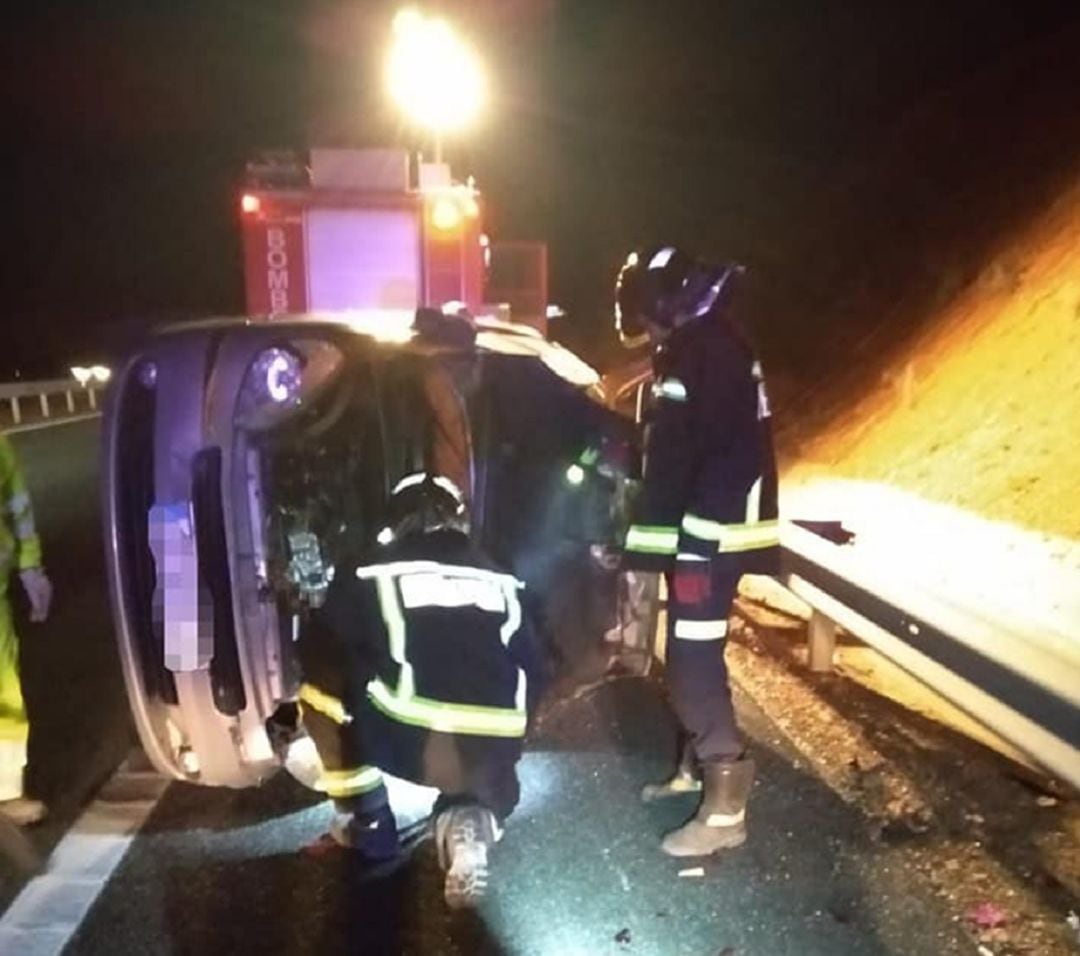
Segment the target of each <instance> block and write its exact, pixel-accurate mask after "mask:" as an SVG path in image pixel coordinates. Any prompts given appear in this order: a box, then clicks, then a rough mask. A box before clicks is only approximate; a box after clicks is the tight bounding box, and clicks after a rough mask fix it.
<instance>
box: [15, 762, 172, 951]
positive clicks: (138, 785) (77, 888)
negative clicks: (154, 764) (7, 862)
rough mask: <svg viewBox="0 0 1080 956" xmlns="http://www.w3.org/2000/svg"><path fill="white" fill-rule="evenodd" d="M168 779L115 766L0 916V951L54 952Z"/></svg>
mask: <svg viewBox="0 0 1080 956" xmlns="http://www.w3.org/2000/svg"><path fill="white" fill-rule="evenodd" d="M169 783H170V781H169V780H167V779H166V778H164V777H161V776H159V775H158V774H156V773H144V772H131V771H124V770H118V771H117V772H116V773H115V774H113V776H112V778H111V779H110V780H109V782H108V783H107V784H105V786H104V787H103V788H102V789H101V792H100V793H99V794H98V796H97V798H96V799H95V800H94V802H93V803H91V804H90V806H89V807H87V808H86V810H84V811H83V814H82V816H80V817H79V819H78V820H77V821H76V822H75V825H74V826H73V827H72V828H71V830H69V831H68V833H67V834H66V835H65V836H64V838H63V839H62V840H61V841H60V843H59V845H58V846H57V847H56V849H55V850H53V853H52V856H51V857H50V858H49V863H48V869H47V871H46V872H45V873H43V874H42V875H41V876H37V877H34V878H33V879H32V880H30V882H29V883H27V884H26V886H25V887H23V889H22V892H21V893H19V895H18V896H17V897H16V898H15V901H14V902H13V903H12V904H11V906H9V907H8V909H7V912H5V913H4V915H3V916H2V917H0V953H19V954H20V956H59V953H60V952H61V951H62V950H63V949H64V947H65V946H66V945H67V943H68V941H69V940H70V939H71V937H72V936H74V935H75V931H76V930H77V929H78V928H79V925H80V924H81V923H82V921H83V918H84V917H85V916H86V914H87V913H88V912H89V911H90V907H91V906H92V905H93V904H94V900H96V899H97V897H98V894H99V893H100V892H101V889H102V887H104V886H105V884H106V883H107V882H108V881H109V877H110V876H111V875H112V872H113V870H115V869H116V867H117V866H118V865H119V863H120V861H121V860H122V859H123V857H124V854H125V853H126V852H127V849H128V847H129V846H130V845H131V842H132V840H134V838H135V835H136V834H137V833H138V831H139V829H140V828H141V827H142V825H143V824H144V823H145V822H146V818H147V817H148V816H149V815H150V812H151V811H152V810H153V809H154V807H155V806H156V805H157V802H158V800H159V799H160V798H161V795H162V793H164V792H165V788H166V787H168V785H169Z"/></svg>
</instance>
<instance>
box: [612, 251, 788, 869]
mask: <svg viewBox="0 0 1080 956" xmlns="http://www.w3.org/2000/svg"><path fill="white" fill-rule="evenodd" d="M740 273H741V268H740V267H739V266H735V265H726V266H720V267H715V266H710V265H707V264H705V263H702V262H699V261H696V260H694V259H692V258H690V257H689V256H687V255H686V254H684V253H683V252H681V251H679V250H677V249H674V248H672V247H660V248H656V249H653V250H649V251H647V252H645V253H642V254H631V256H630V257H629V259H628V260H627V262H626V264H625V265H624V266H623V268H622V270H621V272H620V273H619V279H618V282H617V285H616V326H617V328H618V331H619V334H620V337H621V338H622V340H623V342H624V344H627V345H630V346H636V345H641V344H644V343H645V342H647V341H648V342H651V343H652V344H653V345H654V346H655V353H654V356H653V372H654V380H653V385H652V390H653V399H654V401H653V403H652V410H651V415H650V418H649V420H648V426H647V432H646V440H645V466H644V484H643V487H642V490H641V495H640V498H639V499H638V501H637V502H636V506H635V509H634V515H633V523H632V525H631V527H630V528H629V530H628V532H627V536H626V543H625V549H624V559H623V560H624V567H625V568H626V569H627V570H628V571H630V572H634V571H638V572H640V571H646V572H648V571H654V572H655V571H662V572H663V573H664V574H665V575H666V582H667V589H668V619H667V651H666V665H667V678H668V683H669V691H670V695H671V700H672V704H673V707H674V709H675V712H676V716H677V717H678V720H679V723H680V724H681V726H682V730H683V739H682V742H681V745H680V754H679V762H678V769H677V770H676V772H675V774H674V775H673V776H672V777H671V779H669V780H668V781H666V782H665V783H663V784H658V785H651V786H647V787H645V789H644V790H643V792H642V798H643V799H645V800H653V799H657V798H659V797H664V796H668V795H672V794H677V793H685V792H687V791H694V790H701V791H702V796H701V802H700V805H699V807H698V810H697V812H696V813H695V815H694V817H693V818H691V819H690V820H689V821H688V822H687V823H686V824H685V825H684V826H682V827H681V828H679V829H677V830H675V831H673V832H672V833H669V834H668V835H667V836H665V837H664V840H663V843H662V848H663V850H664V852H665V853H668V854H669V855H671V856H699V855H705V854H709V853H713V852H716V851H717V850H720V849H723V848H727V847H735V846H738V845H740V844H741V843H743V842H744V840H745V839H746V825H745V814H746V803H747V799H748V797H749V794H750V788H751V786H752V785H753V776H754V765H753V762H752V761H751V759H750V758H749V757H748V756H747V755H746V753H745V750H744V747H743V743H742V741H741V739H740V736H739V733H738V729H737V727H736V724H735V714H734V709H733V706H732V700H731V689H730V685H729V681H728V673H727V665H726V663H725V661H724V648H725V639H726V636H727V629H728V615H729V613H730V611H731V606H732V603H733V601H734V598H735V595H736V591H737V588H738V583H739V579H740V577H741V576H742V575H743V574H744V573H759V574H775V573H776V572H777V570H778V558H779V547H778V545H779V538H778V523H777V480H776V464H775V458H774V452H773V445H772V436H771V427H770V416H769V407H768V401H767V398H766V395H765V388H764V382H763V378H762V374H761V366H760V364H759V363H758V362H757V360H756V359H755V357H754V355H753V352H752V351H751V349H750V347H749V346H748V345H747V343H746V342H745V340H744V339H743V337H742V336H741V334H740V333H739V332H738V331H737V329H736V327H735V326H734V325H733V324H732V322H731V321H730V319H729V317H728V314H727V313H728V310H729V307H730V300H731V296H732V293H733V289H734V286H735V282H736V280H737V278H738V276H739V274H740Z"/></svg>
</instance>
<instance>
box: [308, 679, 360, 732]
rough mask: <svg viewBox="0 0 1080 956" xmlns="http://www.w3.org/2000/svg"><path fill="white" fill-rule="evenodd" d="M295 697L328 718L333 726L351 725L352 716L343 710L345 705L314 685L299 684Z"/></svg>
mask: <svg viewBox="0 0 1080 956" xmlns="http://www.w3.org/2000/svg"><path fill="white" fill-rule="evenodd" d="M297 696H298V697H299V698H300V701H301V703H304V704H307V706H308V707H310V708H311V709H312V710H315V711H318V712H319V713H320V714H322V715H323V716H324V717H329V718H330V719H331V720H332V721H333V722H334V723H335V724H343V725H344V724H351V723H352V719H353V718H352V714H350V713H349V712H348V711H347V710H346V709H345V705H344V704H343V703H342V702H341V701H340V700H338V699H337V698H336V697H333V696H331V695H330V694H327V693H325V692H324V691H321V690H319V688H318V687H316V686H315V685H314V684H301V685H300V693H299V694H298V695H297Z"/></svg>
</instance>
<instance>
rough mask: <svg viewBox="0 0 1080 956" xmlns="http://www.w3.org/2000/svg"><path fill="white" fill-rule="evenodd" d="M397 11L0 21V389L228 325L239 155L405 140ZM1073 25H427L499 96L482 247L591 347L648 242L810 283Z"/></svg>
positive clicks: (591, 16) (533, 14)
mask: <svg viewBox="0 0 1080 956" xmlns="http://www.w3.org/2000/svg"><path fill="white" fill-rule="evenodd" d="M396 6H397V4H390V3H385V2H381V0H374V2H353V3H343V2H330V0H325V2H306V3H304V2H300V0H259V2H240V0H218V2H214V3H209V2H201V0H199V2H197V0H189V2H183V3H176V2H166V0H123V2H117V0H113V2H101V3H98V4H86V5H76V4H73V3H50V4H39V5H36V6H35V8H34V10H33V12H25V13H22V14H10V13H9V14H7V18H8V19H7V24H6V29H5V30H4V31H3V37H2V39H0V61H2V63H3V66H2V67H0V69H2V70H3V72H4V86H3V88H4V91H5V96H6V98H7V103H6V104H5V116H6V117H7V123H6V126H7V131H8V146H7V147H6V148H5V150H4V153H3V160H2V162H3V171H4V183H5V190H4V192H5V194H6V196H7V197H8V202H7V206H8V210H9V211H8V213H7V215H6V216H5V217H4V218H5V221H6V223H7V235H6V238H5V242H4V250H5V254H4V270H3V293H4V295H3V301H4V306H5V307H4V313H3V318H2V319H0V323H2V325H0V379H8V378H10V377H11V375H12V374H13V373H14V371H15V370H16V369H20V370H21V371H22V374H23V375H24V376H27V377H31V376H36V375H41V374H46V373H55V372H57V371H60V370H61V369H62V368H63V367H64V365H65V364H67V363H68V362H69V361H70V360H73V359H76V358H94V357H96V355H95V354H94V353H95V352H99V351H102V349H103V348H104V345H103V343H112V342H113V341H115V340H116V336H117V334H118V330H124V329H130V328H131V327H134V326H136V325H138V324H140V323H145V322H151V321H160V320H162V319H168V318H174V317H181V316H187V315H202V314H207V313H231V312H237V311H239V310H240V309H241V308H242V276H241V269H240V256H239V235H238V227H237V221H236V196H237V192H238V184H239V181H240V179H241V177H242V175H243V167H244V162H245V160H246V159H247V158H249V157H250V155H251V154H252V153H253V152H254V151H256V150H258V149H260V148H267V147H280V146H285V147H304V146H307V145H312V144H314V145H318V144H328V145H335V144H336V145H353V144H356V145H365V144H386V143H393V142H395V141H397V142H403V143H413V144H416V143H417V142H418V141H416V140H412V139H410V134H409V132H408V131H407V130H403V129H402V128H401V126H400V123H399V121H398V119H397V118H396V116H395V115H394V114H393V113H392V111H391V110H390V108H389V106H388V104H387V103H386V98H385V95H384V91H383V88H382V83H381V72H380V71H381V66H382V56H383V51H384V48H385V42H386V36H387V31H388V25H389V20H390V17H391V15H392V13H393V11H394V9H395V8H396ZM1076 7H1077V5H1076V4H1075V2H1073V0H1053V2H1052V0H1026V2H1025V0H1015V2H1005V0H937V2H933V0H906V2H901V0H894V2H881V0H869V2H852V0H786V2H781V0H698V2H692V0H685V2H669V3H663V4H661V3H659V2H655V0H650V2H644V0H618V2H615V0H612V2H606V0H605V2H601V0H561V2H560V0H473V2H469V0H458V2H452V3H451V2H447V3H443V4H433V5H429V9H431V8H436V9H440V10H443V11H445V12H446V13H447V14H448V15H450V16H452V17H453V18H454V19H455V21H456V22H457V23H458V24H459V26H460V27H461V28H462V29H463V30H464V32H466V33H467V34H469V35H470V37H471V38H472V40H473V42H474V44H475V45H476V46H477V47H478V48H479V49H480V51H481V52H482V55H483V56H484V58H485V60H486V62H487V65H488V69H489V71H490V74H491V76H492V78H493V80H494V83H495V86H496V88H497V94H496V98H495V102H494V103H493V104H492V108H491V109H490V111H489V114H488V115H487V116H486V118H485V120H484V121H483V123H482V124H481V125H480V126H479V128H477V129H476V130H474V131H472V132H470V133H469V134H468V135H467V136H465V137H463V138H462V139H461V140H460V141H459V142H454V143H452V144H451V145H450V148H449V158H450V159H451V161H452V162H453V164H454V166H455V168H456V171H457V172H458V173H459V174H463V173H467V172H473V173H475V174H476V176H477V178H478V181H479V184H480V186H481V188H483V189H484V190H485V192H486V194H487V196H488V200H489V206H490V207H491V211H492V220H493V221H492V222H491V227H492V228H491V230H490V231H492V232H493V234H494V235H495V236H496V237H498V236H500V235H501V236H505V237H507V238H512V237H520V238H538V239H545V240H547V241H548V243H549V245H550V251H551V265H552V288H553V298H554V299H555V300H556V301H558V302H559V303H560V304H562V305H564V306H565V307H566V308H568V309H569V311H570V312H571V313H572V315H571V318H570V319H567V320H564V322H563V327H562V328H561V329H560V332H561V333H562V334H563V335H564V336H565V337H566V338H567V339H568V340H569V341H570V342H571V343H572V344H575V345H578V346H580V347H583V348H585V349H586V350H589V351H596V349H597V348H598V347H599V346H603V345H605V344H607V342H608V341H609V339H608V337H607V331H606V329H607V325H608V322H609V315H608V312H609V306H608V299H609V296H610V291H609V290H610V286H611V281H612V276H613V270H614V269H615V268H616V267H617V265H618V263H619V262H620V261H621V259H622V258H623V256H624V255H625V252H626V250H627V249H628V248H629V247H631V246H632V245H633V244H635V243H637V242H640V241H643V240H644V241H648V240H653V239H656V238H670V239H672V240H674V241H677V242H682V243H685V244H687V245H689V246H691V247H693V248H697V249H700V250H702V251H705V252H708V253H710V254H716V255H719V254H730V255H736V256H738V257H740V258H742V259H743V260H745V261H747V262H749V263H750V264H751V265H752V266H753V268H754V269H755V271H756V272H757V274H758V275H759V276H764V277H765V279H766V281H767V283H772V284H774V286H775V287H776V288H780V287H784V288H798V287H799V285H800V283H802V284H804V285H805V284H807V281H808V280H807V279H806V277H805V276H801V277H800V276H799V275H798V274H797V273H798V271H799V269H798V265H797V264H798V262H799V259H800V256H801V255H802V254H801V253H800V251H799V250H800V249H804V248H805V249H810V248H813V247H814V245H815V235H816V230H820V229H826V228H827V227H828V223H826V222H825V221H824V220H825V219H827V218H829V217H828V216H827V215H825V213H824V212H823V210H825V209H826V208H832V207H829V206H826V205H823V203H824V202H825V200H824V199H823V197H825V196H829V197H834V196H836V195H837V194H838V192H840V193H842V192H843V191H844V190H850V189H854V188H856V185H857V184H858V183H860V182H863V181H865V180H866V176H865V175H863V173H864V172H865V170H866V169H868V168H870V167H872V166H873V164H874V163H875V162H876V161H877V160H876V157H880V156H881V155H882V151H883V150H884V151H887V150H888V144H889V143H890V141H891V139H890V138H891V137H895V136H896V135H897V132H896V131H897V130H898V129H903V128H904V125H905V124H910V123H911V122H913V121H915V122H917V121H918V117H919V116H920V115H923V114H925V112H926V111H927V110H928V109H929V110H932V109H933V108H934V104H935V103H939V102H941V101H942V100H943V98H944V99H945V100H948V98H949V97H950V96H952V95H954V94H955V92H956V91H957V90H963V89H964V88H965V84H967V85H969V86H970V84H972V83H977V82H978V81H979V77H981V76H984V75H986V74H987V73H988V72H991V73H992V72H993V70H994V69H995V67H996V65H998V64H1001V63H1004V62H1011V60H1012V59H1015V58H1016V57H1017V56H1021V55H1022V53H1023V51H1024V50H1028V49H1035V50H1038V49H1039V45H1040V44H1042V43H1045V42H1046V41H1047V38H1053V36H1054V35H1055V34H1059V33H1060V32H1061V31H1063V30H1065V29H1067V28H1071V27H1072V26H1074V25H1075V21H1076V19H1077V16H1078V14H1077V13H1076ZM1077 85H1078V86H1080V82H1078V83H1077ZM976 99H977V97H976ZM984 106H985V111H986V113H987V115H989V116H992V115H993V114H994V111H995V109H996V103H995V102H989V103H986V104H984ZM1007 106H1008V104H1005V107H1007ZM1014 106H1015V104H1014ZM1005 107H1003V109H1004V108H1005ZM1024 109H1025V110H1027V107H1024ZM913 117H914V118H915V119H914V120H913ZM962 145H963V144H962V143H957V142H953V143H951V144H949V143H944V144H943V147H942V148H943V150H945V149H948V150H950V151H953V152H957V151H958V150H959V149H960V148H961V147H962ZM972 161H974V160H972ZM1048 161H1049V160H1048ZM897 175H903V173H900V174H897ZM860 176H862V179H860ZM871 178H872V177H871ZM830 201H831V200H830ZM817 244H820V243H817ZM829 267H830V268H833V269H836V270H838V271H843V270H844V269H845V268H846V263H845V262H843V261H839V262H832V263H831V264H830V266H829ZM822 268H823V267H822ZM772 331H773V334H774V335H776V334H777V330H776V329H774V330H772ZM597 354H600V353H597Z"/></svg>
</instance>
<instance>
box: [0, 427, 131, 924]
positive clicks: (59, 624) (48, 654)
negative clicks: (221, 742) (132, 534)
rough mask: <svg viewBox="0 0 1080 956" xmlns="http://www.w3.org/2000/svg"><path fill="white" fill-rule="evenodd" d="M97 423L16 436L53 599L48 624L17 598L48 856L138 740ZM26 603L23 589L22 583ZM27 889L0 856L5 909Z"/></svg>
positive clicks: (38, 833) (32, 768)
mask: <svg viewBox="0 0 1080 956" xmlns="http://www.w3.org/2000/svg"><path fill="white" fill-rule="evenodd" d="M98 436H99V420H98V419H91V420H84V421H80V422H72V423H69V424H64V425H55V426H50V427H48V428H43V429H39V430H34V431H25V432H19V433H17V434H14V435H12V436H11V437H12V441H13V443H14V445H15V449H16V451H17V453H18V455H19V457H20V460H21V462H22V465H23V469H24V471H25V473H26V478H27V482H28V484H29V487H30V493H31V496H32V499H33V503H34V512H35V517H36V519H37V524H38V528H39V530H40V532H41V535H42V539H43V546H44V551H45V564H46V567H47V569H48V572H49V576H50V578H51V579H52V582H53V586H54V589H55V594H54V598H53V612H52V614H51V616H50V618H49V620H48V621H47V622H45V623H44V624H29V623H28V622H26V620H25V617H24V616H23V615H22V613H21V610H22V609H21V608H20V607H19V602H18V601H16V611H17V616H18V617H19V618H20V620H19V623H18V628H19V633H20V637H21V645H20V653H21V666H22V675H23V692H24V695H25V697H26V702H27V710H28V712H29V715H30V763H29V772H28V785H29V789H30V791H31V792H32V793H33V794H34V795H36V796H38V797H40V798H41V799H43V800H45V802H46V803H47V804H48V805H49V809H50V818H49V820H48V821H47V822H46V823H45V824H44V825H42V826H40V827H38V828H35V829H34V830H33V831H32V833H31V835H32V839H33V840H34V842H35V843H36V844H37V845H38V847H39V848H40V849H42V850H43V851H48V850H49V849H50V848H51V847H52V846H53V845H54V844H55V843H56V841H57V840H58V839H59V838H60V837H61V836H62V835H63V833H64V832H65V831H66V830H67V828H68V827H69V826H70V824H71V822H72V820H73V819H74V818H75V816H76V815H77V813H78V811H79V810H80V809H81V808H82V806H83V805H84V804H85V802H86V800H87V798H88V797H89V795H90V793H91V792H92V791H93V790H94V788H95V787H96V786H97V785H98V784H99V783H100V782H101V780H103V779H104V778H105V777H106V776H107V775H108V774H109V773H110V772H111V771H112V770H113V768H114V767H115V766H116V765H117V764H118V763H119V762H120V760H121V759H122V758H123V756H124V754H125V753H126V752H127V750H128V748H129V747H130V746H131V744H132V742H133V740H134V736H133V735H134V731H133V729H132V728H131V727H130V719H129V717H128V712H127V701H126V697H125V693H124V688H123V681H122V678H121V675H120V669H119V663H118V661H117V658H116V649H115V644H114V641H113V635H112V630H111V623H110V616H109V608H108V596H107V594H106V588H105V574H104V563H103V560H102V544H101V519H100V508H99V505H98ZM14 590H15V592H16V596H18V586H17V585H15V586H14ZM20 885H21V882H20V879H19V878H18V877H17V875H16V874H15V873H14V871H13V870H12V869H11V867H10V866H8V865H7V862H6V861H4V860H3V859H0V906H6V904H7V903H8V902H10V900H11V898H12V897H13V896H14V893H15V892H16V891H17V890H18V888H19V887H20Z"/></svg>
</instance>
